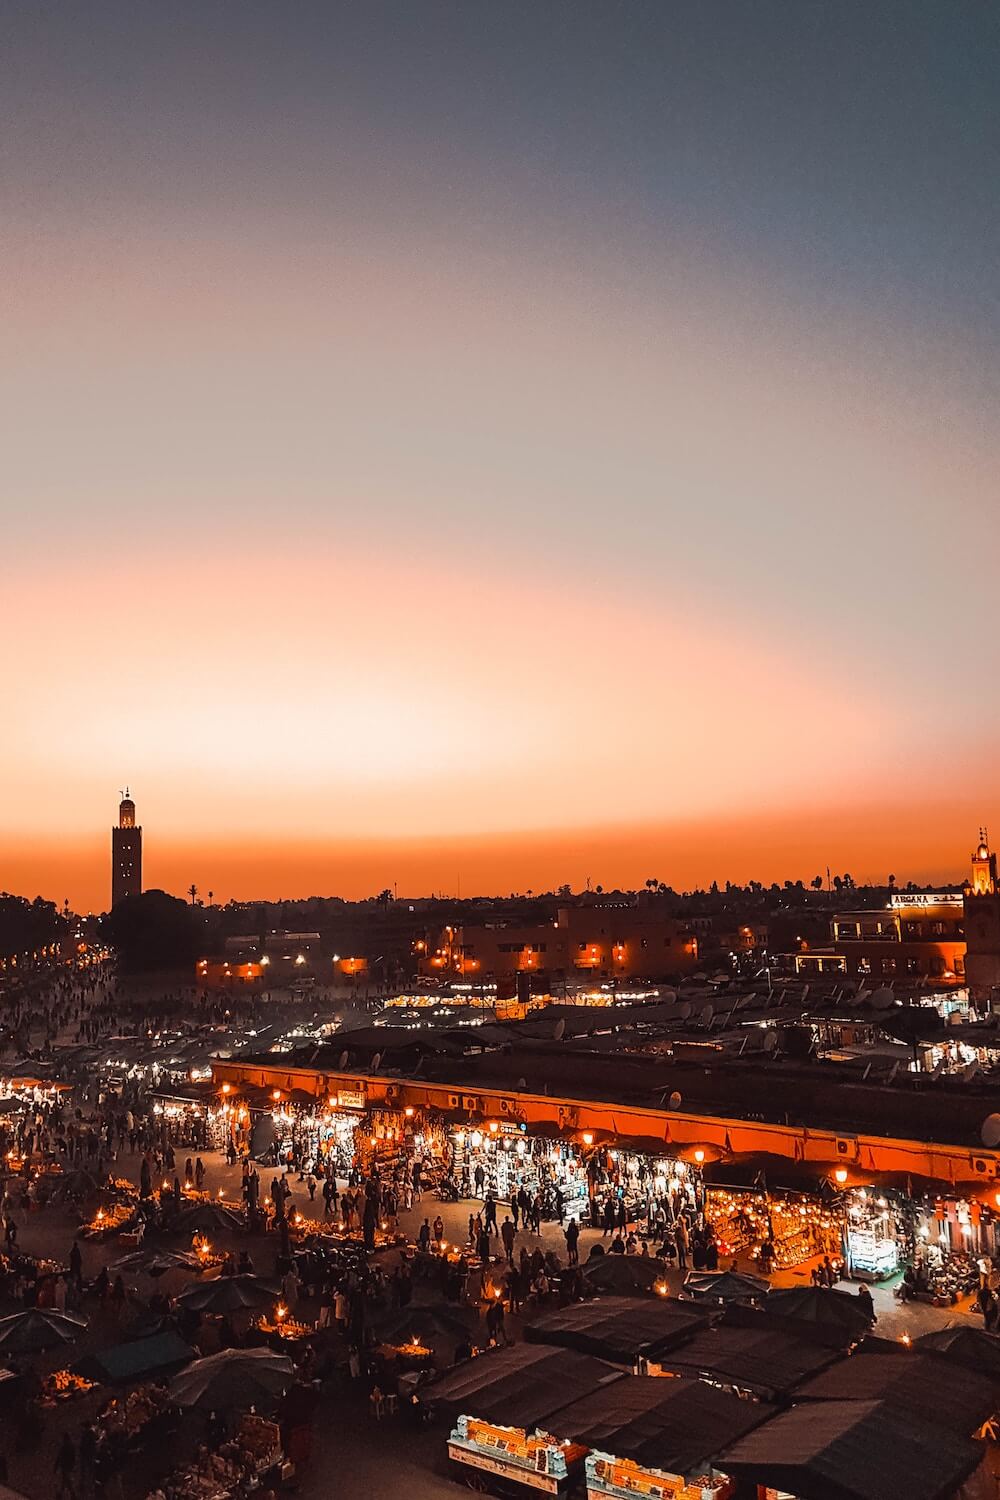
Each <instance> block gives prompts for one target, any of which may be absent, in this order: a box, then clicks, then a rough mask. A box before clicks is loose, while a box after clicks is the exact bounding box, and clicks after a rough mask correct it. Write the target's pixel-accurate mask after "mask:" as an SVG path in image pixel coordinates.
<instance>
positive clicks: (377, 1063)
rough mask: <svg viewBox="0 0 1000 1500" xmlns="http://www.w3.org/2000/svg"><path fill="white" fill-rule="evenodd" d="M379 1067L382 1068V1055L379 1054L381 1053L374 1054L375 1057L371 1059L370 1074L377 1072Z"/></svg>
mask: <svg viewBox="0 0 1000 1500" xmlns="http://www.w3.org/2000/svg"><path fill="white" fill-rule="evenodd" d="M381 1066H382V1054H381V1052H376V1054H375V1056H374V1057H373V1058H372V1072H373V1073H377V1072H378V1070H379V1068H380V1067H381Z"/></svg>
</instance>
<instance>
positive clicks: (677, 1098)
mask: <svg viewBox="0 0 1000 1500" xmlns="http://www.w3.org/2000/svg"><path fill="white" fill-rule="evenodd" d="M683 1102H684V1100H683V1097H682V1096H681V1094H680V1093H679V1092H678V1091H677V1089H674V1091H673V1093H672V1094H671V1095H670V1098H669V1099H668V1100H667V1107H668V1109H680V1107H681V1105H682V1104H683ZM990 1118H991V1119H994V1120H996V1121H997V1122H998V1124H997V1138H998V1139H1000V1115H991V1116H990Z"/></svg>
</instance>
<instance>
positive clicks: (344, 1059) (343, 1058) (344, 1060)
mask: <svg viewBox="0 0 1000 1500" xmlns="http://www.w3.org/2000/svg"><path fill="white" fill-rule="evenodd" d="M350 1056H351V1054H350V1053H349V1052H348V1050H347V1048H346V1047H345V1048H344V1050H343V1052H342V1053H341V1054H340V1061H339V1063H338V1064H337V1066H338V1068H346V1067H347V1064H348V1062H349V1060H350Z"/></svg>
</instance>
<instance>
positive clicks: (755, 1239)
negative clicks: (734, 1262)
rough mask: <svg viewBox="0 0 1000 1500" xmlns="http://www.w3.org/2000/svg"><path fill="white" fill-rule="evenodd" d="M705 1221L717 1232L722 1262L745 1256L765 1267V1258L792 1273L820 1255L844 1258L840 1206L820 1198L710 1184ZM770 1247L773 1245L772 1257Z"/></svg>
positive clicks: (778, 1267) (780, 1268)
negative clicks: (841, 1254)
mask: <svg viewBox="0 0 1000 1500" xmlns="http://www.w3.org/2000/svg"><path fill="white" fill-rule="evenodd" d="M705 1218H706V1219H707V1221H708V1222H709V1224H711V1226H712V1228H713V1230H714V1231H715V1238H716V1241H717V1243H718V1247H719V1258H720V1260H721V1259H725V1260H730V1259H732V1258H733V1257H741V1256H742V1257H746V1258H747V1259H752V1260H755V1261H758V1262H760V1261H761V1259H762V1253H764V1256H765V1259H767V1260H768V1261H770V1265H771V1266H772V1267H773V1268H775V1269H777V1270H787V1269H788V1268H790V1267H792V1266H798V1265H801V1264H802V1262H803V1261H805V1260H810V1259H812V1257H814V1256H822V1255H830V1256H834V1255H837V1256H839V1254H840V1249H841V1224H842V1212H841V1209H840V1204H839V1201H838V1200H837V1199H830V1198H824V1197H823V1196H822V1195H821V1194H819V1193H783V1192H774V1191H769V1190H768V1189H767V1188H766V1187H764V1186H763V1185H761V1186H760V1187H759V1188H739V1187H725V1186H723V1185H721V1184H718V1185H716V1184H714V1183H709V1184H707V1185H706V1189H705ZM765 1244H769V1246H770V1249H769V1250H768V1251H767V1252H763V1247H764V1245H765Z"/></svg>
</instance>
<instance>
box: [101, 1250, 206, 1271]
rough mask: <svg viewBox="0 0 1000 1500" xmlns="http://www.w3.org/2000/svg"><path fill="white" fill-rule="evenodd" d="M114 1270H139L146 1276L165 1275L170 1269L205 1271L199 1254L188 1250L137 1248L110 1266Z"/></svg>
mask: <svg viewBox="0 0 1000 1500" xmlns="http://www.w3.org/2000/svg"><path fill="white" fill-rule="evenodd" d="M109 1269H110V1270H112V1271H139V1272H141V1273H142V1274H143V1275H145V1276H165V1275H166V1273H167V1272H168V1271H195V1272H197V1271H203V1270H204V1269H205V1268H204V1265H203V1264H202V1262H201V1261H200V1260H199V1258H198V1256H197V1255H192V1254H190V1252H189V1251H187V1250H135V1251H133V1252H132V1254H131V1255H125V1256H123V1257H122V1259H121V1260H116V1261H115V1262H114V1264H113V1265H112V1266H110V1267H109Z"/></svg>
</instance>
